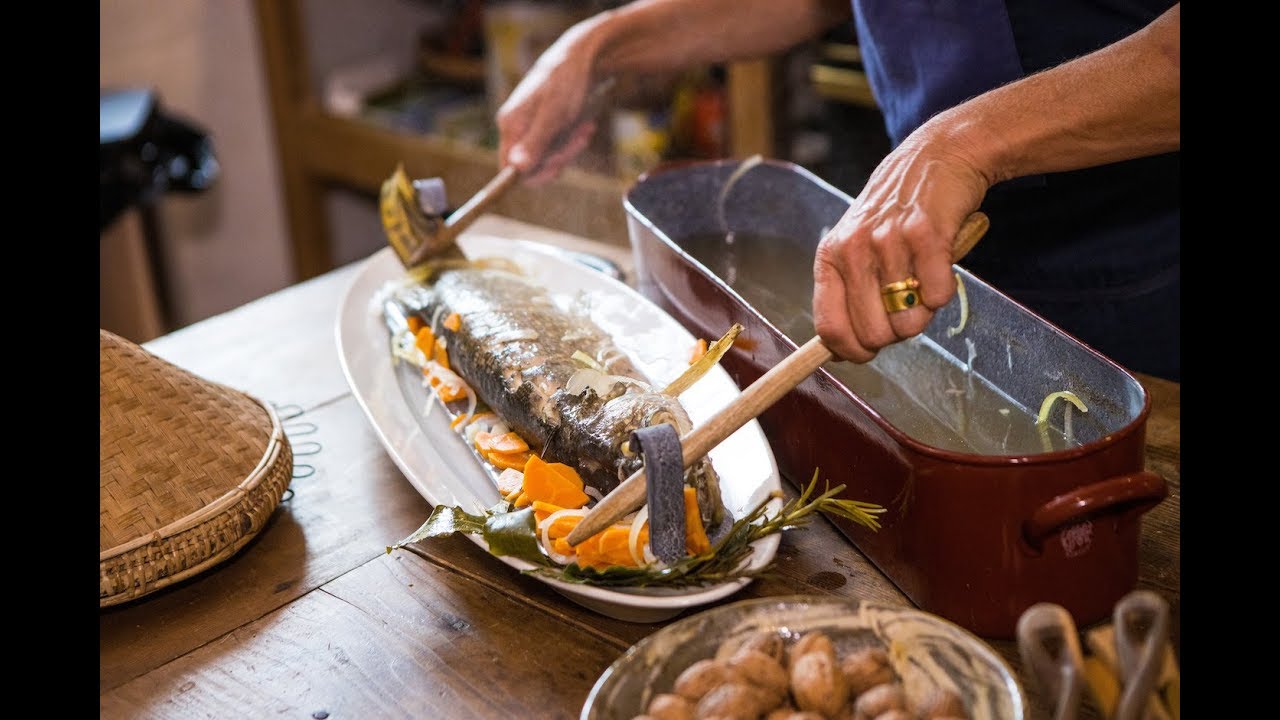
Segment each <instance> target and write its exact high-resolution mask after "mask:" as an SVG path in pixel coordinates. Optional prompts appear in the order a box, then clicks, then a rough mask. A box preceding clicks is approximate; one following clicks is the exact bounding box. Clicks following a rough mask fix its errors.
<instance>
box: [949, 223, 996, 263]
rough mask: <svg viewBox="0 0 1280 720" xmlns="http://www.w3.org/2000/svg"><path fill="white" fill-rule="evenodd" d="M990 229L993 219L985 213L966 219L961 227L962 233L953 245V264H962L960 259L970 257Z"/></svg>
mask: <svg viewBox="0 0 1280 720" xmlns="http://www.w3.org/2000/svg"><path fill="white" fill-rule="evenodd" d="M990 227H991V218H989V217H987V214H986V213H984V212H976V213H974V214H972V215H970V216H969V217H967V218H965V221H964V224H963V225H961V226H960V232H958V233H956V240H955V242H954V243H952V245H951V262H960V258H962V257H964V256H965V255H968V254H969V251H970V250H972V249H973V246H974V245H977V244H978V241H979V240H981V239H982V236H983V235H986V234H987V228H990Z"/></svg>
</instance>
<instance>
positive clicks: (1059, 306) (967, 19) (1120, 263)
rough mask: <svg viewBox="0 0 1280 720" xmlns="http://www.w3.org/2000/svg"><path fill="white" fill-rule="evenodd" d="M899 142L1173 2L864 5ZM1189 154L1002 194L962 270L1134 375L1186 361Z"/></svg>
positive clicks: (1011, 185) (869, 41)
mask: <svg viewBox="0 0 1280 720" xmlns="http://www.w3.org/2000/svg"><path fill="white" fill-rule="evenodd" d="M852 2H853V10H854V22H855V26H856V28H857V34H858V44H859V47H860V48H861V50H862V55H863V64H864V66H865V68H866V71H867V76H868V79H869V80H870V82H871V86H872V89H873V91H874V92H875V95H876V100H877V102H878V103H879V105H880V108H881V111H882V112H883V113H884V116H885V123H886V127H887V129H888V132H889V137H890V139H891V141H892V143H893V144H894V145H895V146H896V145H897V144H898V143H900V142H901V141H902V140H903V139H904V138H905V137H906V136H907V135H909V134H910V133H911V131H912V130H914V129H915V128H916V127H918V126H919V125H920V124H921V123H923V122H924V121H925V120H927V119H928V118H929V117H931V116H932V115H934V114H936V113H937V112H939V111H941V110H944V109H946V108H948V107H951V106H953V105H956V104H958V103H961V102H963V101H965V100H966V99H968V98H970V97H973V96H974V95H977V94H980V93H982V92H985V91H987V90H990V89H992V88H994V87H997V86H999V85H1003V84H1005V83H1008V82H1011V81H1013V80H1017V79H1019V78H1021V77H1024V76H1026V75H1028V74H1030V73H1034V72H1036V71H1038V70H1042V69H1044V68H1048V67H1051V66H1054V65H1057V64H1059V63H1062V62H1064V61H1066V60H1069V59H1071V58H1074V57H1078V56H1080V55H1083V54H1085V53H1088V52H1091V51H1093V50H1096V49H1098V48H1101V47H1103V46H1105V45H1108V44H1110V43H1112V42H1115V41H1116V40H1119V39H1121V38H1123V37H1125V36H1127V35H1130V34H1132V33H1133V32H1136V31H1137V30H1139V29H1141V28H1142V27H1144V26H1145V25H1147V24H1148V23H1150V22H1151V21H1152V20H1154V19H1155V18H1156V17H1157V16H1159V15H1160V14H1161V13H1162V12H1164V11H1165V10H1167V9H1168V8H1169V7H1172V5H1173V3H1172V2H1170V1H1168V0H1147V1H1145V2H1142V1H1139V0H1127V1H1126V0H1071V1H1067V0H1052V1H1045V0H967V1H965V2H931V1H928V0H852ZM1180 205H1181V180H1180V154H1179V153H1176V152H1174V153H1168V154H1165V155H1158V156H1154V157H1148V158H1141V159H1138V160H1132V161H1126V162H1120V163H1112V164H1109V165H1104V166H1099V167H1095V168H1088V169H1084V170H1077V171H1072V172H1064V173H1052V174H1047V175H1037V176H1031V177H1023V178H1016V179H1013V180H1010V181H1007V182H1004V183H999V184H997V185H996V186H994V187H992V188H991V190H990V191H989V192H988V194H987V198H986V199H985V201H984V202H983V205H982V209H983V211H984V212H986V213H987V214H988V215H989V216H990V217H991V229H990V230H989V231H988V233H987V235H986V236H985V237H984V238H983V240H982V241H981V242H980V243H978V245H977V247H976V248H974V250H973V251H972V252H971V253H970V254H969V255H968V256H966V257H965V259H964V260H963V261H962V262H961V264H962V265H964V267H965V268H966V269H968V270H969V271H970V272H972V273H974V274H975V275H977V276H979V277H981V278H982V279H984V280H986V281H987V282H990V283H991V284H992V285H994V286H996V287H998V288H999V289H1000V290H1001V291H1002V292H1004V293H1006V294H1008V295H1009V296H1011V297H1013V298H1014V299H1016V300H1018V301H1019V302H1021V303H1023V304H1024V305H1026V306H1027V307H1029V308H1031V309H1032V310H1034V311H1035V312H1037V313H1038V314H1040V315H1041V316H1043V317H1044V318H1045V319H1047V320H1049V321H1050V322H1052V323H1054V324H1055V325H1057V326H1059V327H1061V328H1062V329H1064V330H1066V331H1067V332H1069V333H1071V334H1072V335H1073V336H1075V337H1076V338H1078V339H1080V340H1082V341H1083V342H1085V343H1086V344H1088V345H1090V346H1091V347H1093V348H1094V349H1096V350H1098V351H1099V352H1101V353H1102V354H1104V355H1106V356H1108V357H1110V358H1111V359H1113V360H1115V361H1116V362H1118V363H1120V364H1121V365H1123V366H1124V367H1126V368H1128V369H1130V370H1134V371H1137V372H1143V373H1148V374H1151V375H1156V376H1159V377H1164V378H1168V379H1170V380H1178V381H1180V379H1181V363H1180V347H1181V346H1180V340H1179V329H1180V307H1179V303H1180V297H1181V275H1180V269H1179V262H1180V246H1181V232H1180Z"/></svg>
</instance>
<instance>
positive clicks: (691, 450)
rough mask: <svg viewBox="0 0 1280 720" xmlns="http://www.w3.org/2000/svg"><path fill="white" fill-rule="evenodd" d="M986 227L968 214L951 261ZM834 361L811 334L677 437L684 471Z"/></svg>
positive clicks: (604, 508)
mask: <svg viewBox="0 0 1280 720" xmlns="http://www.w3.org/2000/svg"><path fill="white" fill-rule="evenodd" d="M990 225H991V222H990V220H989V219H988V218H987V216H986V215H985V214H984V213H981V212H976V213H974V214H972V215H970V216H969V217H968V219H966V220H965V222H964V225H962V226H961V228H960V232H959V233H957V234H956V241H955V244H954V245H953V250H952V259H953V261H954V260H957V259H959V258H960V257H963V256H964V254H965V253H968V252H969V250H970V249H972V248H973V246H974V245H976V244H977V243H978V240H980V239H982V236H983V235H984V234H985V233H986V232H987V228H988V227H990ZM833 357H835V356H834V355H832V354H831V351H830V350H829V349H827V346H826V345H823V344H822V339H821V338H819V337H816V336H815V337H813V338H811V339H810V340H809V341H808V342H806V343H805V344H804V345H801V346H800V348H799V349H797V350H796V351H795V352H793V353H791V354H790V355H788V356H787V357H785V358H783V359H782V362H780V363H778V364H777V365H775V366H773V367H772V368H770V370H769V371H768V372H766V373H765V374H764V375H761V376H760V378H759V379H757V380H756V381H755V382H753V383H751V385H750V386H749V387H747V389H746V390H743V391H742V393H741V394H740V395H738V397H736V398H734V400H733V402H731V403H729V404H728V405H726V406H725V407H724V408H723V409H722V410H721V411H720V412H718V413H716V414H715V415H714V416H713V417H712V418H711V419H710V420H708V421H707V422H705V423H704V424H702V425H700V426H698V427H696V428H694V429H693V430H690V431H689V432H688V433H687V434H686V435H685V436H684V437H682V438H680V445H681V448H682V449H683V452H684V466H685V467H686V468H687V467H689V466H690V465H692V464H693V463H695V462H697V461H698V459H700V458H702V457H704V456H706V454H707V453H709V452H711V450H712V448H714V447H715V446H717V445H719V444H720V443H721V442H724V439H725V438H727V437H729V436H730V435H732V434H733V433H734V431H736V430H737V429H738V428H740V427H742V426H743V425H746V424H747V423H748V422H750V421H751V419H752V418H754V417H756V416H758V415H759V414H760V413H762V412H764V411H765V410H768V409H769V407H770V406H771V405H773V404H774V403H775V402H777V401H778V399H779V398H781V397H782V396H783V395H786V394H787V393H788V392H790V391H791V389H792V388H794V387H795V386H797V385H799V384H800V383H801V382H802V381H803V380H804V379H805V378H807V377H809V376H810V375H812V374H813V372H814V371H815V370H817V369H818V368H819V367H822V364H823V363H825V362H827V361H828V360H831V359H832V358H833ZM647 491H648V487H647V481H646V479H645V473H644V468H640V469H639V470H637V471H636V472H635V473H634V474H632V475H631V477H629V478H627V479H626V480H623V481H622V483H621V484H620V485H618V487H616V488H614V489H613V491H612V492H610V493H609V494H608V495H606V496H604V498H603V499H601V500H600V502H599V503H597V504H596V506H595V507H593V508H591V510H590V511H588V512H587V514H586V515H585V516H583V518H582V520H580V521H579V522H578V524H577V526H576V527H574V528H573V530H571V531H569V534H568V535H567V536H565V540H566V541H567V542H568V543H569V544H570V545H577V544H578V543H580V542H582V541H583V540H586V539H587V538H589V537H591V536H592V535H595V534H596V533H598V532H600V531H601V530H604V529H605V528H607V527H609V526H610V525H612V524H613V523H615V522H617V521H618V520H619V519H620V518H622V517H624V516H625V515H626V514H627V513H629V512H631V511H632V510H635V509H637V508H639V507H640V506H641V505H644V503H645V497H646V493H647Z"/></svg>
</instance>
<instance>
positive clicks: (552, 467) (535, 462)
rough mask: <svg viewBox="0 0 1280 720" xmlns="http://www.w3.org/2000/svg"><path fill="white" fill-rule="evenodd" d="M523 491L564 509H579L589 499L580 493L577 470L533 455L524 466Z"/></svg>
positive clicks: (492, 455)
mask: <svg viewBox="0 0 1280 720" xmlns="http://www.w3.org/2000/svg"><path fill="white" fill-rule="evenodd" d="M496 454H497V453H491V454H490V455H489V457H490V458H492V457H494V455H496ZM524 491H525V492H526V493H528V494H529V495H531V496H532V497H533V499H535V500H541V501H543V502H548V503H551V504H553V505H559V506H560V507H564V508H580V507H582V506H583V505H586V504H587V501H588V500H589V499H590V498H588V497H587V494H586V493H585V492H583V491H582V477H581V476H579V475H578V471H577V470H574V469H573V468H571V467H569V466H568V465H565V464H564V463H549V462H545V461H543V459H542V458H540V457H538V456H537V455H533V454H531V455H529V462H528V464H526V465H525V466H524Z"/></svg>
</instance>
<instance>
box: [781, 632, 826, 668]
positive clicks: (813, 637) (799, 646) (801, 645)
mask: <svg viewBox="0 0 1280 720" xmlns="http://www.w3.org/2000/svg"><path fill="white" fill-rule="evenodd" d="M814 650H819V651H821V652H824V653H829V654H830V655H831V657H832V658H835V656H836V646H835V645H834V644H832V642H831V638H829V637H827V636H826V635H825V634H823V633H822V632H819V631H816V630H815V631H813V632H809V633H805V634H804V635H803V636H801V637H800V639H799V640H797V641H796V644H795V645H792V646H791V655H790V661H789V662H788V669H789V668H790V663H794V662H795V661H796V658H798V657H800V656H801V655H807V654H808V653H810V652H813V651H814Z"/></svg>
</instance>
